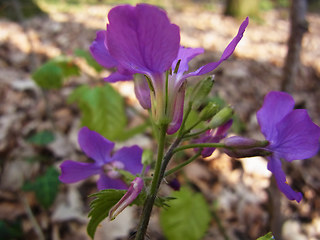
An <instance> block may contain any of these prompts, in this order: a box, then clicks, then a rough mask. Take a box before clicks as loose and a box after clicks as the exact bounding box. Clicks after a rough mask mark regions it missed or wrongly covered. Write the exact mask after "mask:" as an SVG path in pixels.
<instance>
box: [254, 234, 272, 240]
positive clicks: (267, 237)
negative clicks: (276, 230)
mask: <svg viewBox="0 0 320 240" xmlns="http://www.w3.org/2000/svg"><path fill="white" fill-rule="evenodd" d="M272 239H274V237H273V236H272V232H269V233H267V234H266V235H264V236H263V237H259V238H258V239H257V240H272Z"/></svg>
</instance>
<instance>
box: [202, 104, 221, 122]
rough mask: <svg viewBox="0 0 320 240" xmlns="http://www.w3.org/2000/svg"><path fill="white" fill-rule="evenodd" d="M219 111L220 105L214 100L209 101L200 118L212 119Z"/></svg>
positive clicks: (204, 119) (203, 119)
mask: <svg viewBox="0 0 320 240" xmlns="http://www.w3.org/2000/svg"><path fill="white" fill-rule="evenodd" d="M218 111H219V106H218V105H217V104H216V103H214V102H209V103H208V105H207V106H205V108H204V109H202V111H201V112H200V120H202V121H207V120H209V119H211V118H212V117H213V116H214V115H215V114H217V112H218Z"/></svg>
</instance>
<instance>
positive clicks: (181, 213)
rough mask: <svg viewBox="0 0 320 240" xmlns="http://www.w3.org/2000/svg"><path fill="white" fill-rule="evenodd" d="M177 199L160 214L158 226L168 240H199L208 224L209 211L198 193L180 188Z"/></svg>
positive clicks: (175, 195) (176, 194) (175, 193)
mask: <svg viewBox="0 0 320 240" xmlns="http://www.w3.org/2000/svg"><path fill="white" fill-rule="evenodd" d="M172 196H173V197H175V198H177V199H175V200H172V201H171V202H170V207H169V208H168V209H164V210H163V211H162V212H161V214H160V225H161V227H162V229H163V232H164V234H165V236H166V237H167V239H168V240H199V239H201V238H202V237H203V235H204V234H205V232H206V231H207V229H208V227H209V223H210V209H209V206H208V204H207V203H206V201H205V199H204V197H203V196H202V195H201V194H200V193H194V192H192V191H191V190H189V189H188V188H181V190H180V191H176V192H174V193H173V194H172Z"/></svg>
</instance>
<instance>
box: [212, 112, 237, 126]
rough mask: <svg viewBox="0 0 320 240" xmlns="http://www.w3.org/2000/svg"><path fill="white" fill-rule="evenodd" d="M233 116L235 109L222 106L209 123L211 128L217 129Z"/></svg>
mask: <svg viewBox="0 0 320 240" xmlns="http://www.w3.org/2000/svg"><path fill="white" fill-rule="evenodd" d="M232 116H233V109H232V108H231V107H224V108H222V109H221V110H220V111H219V112H218V113H217V114H216V115H214V117H213V118H212V120H211V121H210V123H209V127H210V128H211V129H215V128H217V127H219V126H221V125H222V124H224V123H226V122H227V121H229V120H230V119H231V118H232Z"/></svg>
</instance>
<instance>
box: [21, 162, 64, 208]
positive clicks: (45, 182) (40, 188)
mask: <svg viewBox="0 0 320 240" xmlns="http://www.w3.org/2000/svg"><path fill="white" fill-rule="evenodd" d="M58 176H59V172H58V171H57V170H56V169H55V168H53V167H50V168H48V169H47V171H46V173H45V174H44V175H43V176H40V177H38V178H37V179H36V180H35V181H34V182H27V183H25V184H24V186H23V187H22V190H24V191H33V192H35V194H36V198H37V200H38V202H39V203H40V204H41V205H42V206H43V207H44V208H49V207H50V206H51V205H52V203H53V202H54V200H55V199H56V196H57V193H58V190H59V184H60V181H59V179H58Z"/></svg>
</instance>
